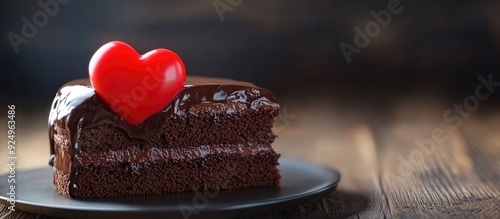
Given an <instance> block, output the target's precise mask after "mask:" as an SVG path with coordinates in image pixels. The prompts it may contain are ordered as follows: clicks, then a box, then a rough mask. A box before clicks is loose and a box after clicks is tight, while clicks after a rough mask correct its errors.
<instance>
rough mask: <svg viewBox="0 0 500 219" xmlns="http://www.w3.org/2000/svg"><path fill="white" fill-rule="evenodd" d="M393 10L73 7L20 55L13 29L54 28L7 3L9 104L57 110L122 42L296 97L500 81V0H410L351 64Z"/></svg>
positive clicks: (449, 92) (362, 5) (453, 92)
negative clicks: (371, 25) (347, 49)
mask: <svg viewBox="0 0 500 219" xmlns="http://www.w3.org/2000/svg"><path fill="white" fill-rule="evenodd" d="M66 1H68V0H66ZM40 2H57V1H56V0H41V1H40ZM61 3H65V2H63V1H61ZM388 3H389V4H397V3H398V2H397V1H389V0H385V1H319V0H315V1H285V0H279V1H267V0H258V1H256V0H252V1H245V0H243V1H235V0H233V1H227V0H207V1H151V0H150V1H132V0H126V1H77V0H72V1H71V0H69V2H68V3H67V4H64V5H63V4H60V3H58V10H57V12H55V13H54V16H50V15H49V16H48V20H47V22H46V25H42V26H41V27H39V28H37V33H36V35H35V36H33V37H32V38H27V37H26V38H25V39H26V40H27V43H21V44H19V45H18V49H19V51H18V53H16V52H15V51H14V49H13V46H12V44H11V42H10V40H9V33H14V34H16V35H17V36H20V37H23V35H22V34H23V33H22V28H23V26H24V25H25V23H24V21H23V20H22V18H23V17H26V18H27V19H28V20H29V21H31V22H33V17H34V16H35V17H36V16H38V15H39V23H40V22H43V16H42V15H40V13H39V12H40V11H43V7H42V6H40V5H39V1H2V3H1V4H2V5H1V7H0V8H1V9H0V10H1V13H0V17H1V19H0V20H1V21H2V26H1V35H2V36H3V37H2V40H1V44H0V45H1V62H2V64H1V66H2V71H1V72H2V79H1V80H0V83H1V84H0V85H1V86H0V91H1V99H2V102H4V101H9V102H15V103H18V104H22V103H25V104H41V105H47V106H48V105H49V104H50V102H51V101H52V98H53V96H54V94H55V93H56V91H57V89H58V88H59V87H60V86H61V85H62V84H64V83H65V82H67V81H69V80H73V79H77V78H86V77H88V72H87V66H88V62H89V60H90V57H91V56H92V54H93V53H94V52H95V51H96V50H97V49H98V48H99V47H100V46H101V45H103V44H105V43H106V42H109V41H113V40H121V41H124V42H127V43H129V44H130V45H132V46H133V47H134V48H135V49H136V50H137V51H138V52H139V53H145V52H147V51H149V50H152V49H155V48H160V47H164V48H168V49H171V50H173V51H175V52H176V53H178V54H179V55H180V56H181V57H182V58H183V60H184V62H185V65H186V68H187V73H188V75H205V76H217V77H228V78H234V79H239V80H245V81H250V82H253V83H255V84H257V85H260V86H262V87H266V88H269V89H271V90H272V91H274V92H275V93H276V94H277V95H278V97H280V98H282V99H285V100H288V99H314V98H319V99H321V100H322V101H329V100H331V101H334V100H335V101H340V102H343V103H345V104H361V105H363V104H364V106H374V107H375V106H381V105H383V104H386V103H387V104H390V102H391V101H393V100H394V99H397V98H404V96H405V94H407V93H415V92H420V91H422V95H423V96H424V98H425V95H427V96H433V95H440V96H443V97H447V99H449V100H450V102H453V101H460V100H463V98H464V97H465V96H464V95H468V94H473V92H474V88H475V87H476V86H477V85H478V84H479V82H478V80H477V77H478V76H479V75H483V76H485V77H487V75H488V74H493V79H494V80H497V81H500V73H499V70H500V68H499V67H500V66H499V62H498V60H499V56H500V2H498V1H449V0H445V1H430V0H413V1H408V0H404V1H399V4H400V5H399V7H401V9H400V10H401V11H400V13H398V14H392V15H391V21H390V23H388V25H387V26H386V27H381V28H380V33H379V34H378V35H377V36H375V37H373V38H371V42H370V43H369V44H368V45H367V46H366V47H365V48H361V49H360V51H361V52H360V53H359V54H352V55H351V56H350V57H351V59H352V60H351V63H348V62H347V61H346V58H345V57H344V55H343V53H342V50H341V49H340V47H339V45H340V44H341V42H346V43H348V44H350V45H354V42H353V40H354V37H355V34H356V33H355V31H354V28H355V27H359V28H360V29H362V30H364V29H365V25H366V24H367V22H371V21H376V19H375V18H374V17H373V16H372V15H371V14H370V11H372V10H373V11H375V12H379V11H380V10H387V9H388ZM214 5H216V6H217V7H218V8H219V10H226V11H225V12H224V13H222V16H223V18H224V19H223V20H221V17H220V16H219V14H218V12H217V10H216V9H215V6H214ZM51 7H52V6H51ZM52 9H53V10H54V8H53V7H52ZM37 13H38V15H37ZM219 13H220V12H219ZM11 36H12V35H11ZM498 93H500V92H496V95H494V96H495V98H496V99H492V100H491V101H488V103H489V104H492V103H496V102H498V101H496V100H497V97H498V96H499V95H498ZM429 94H430V95H429ZM330 97H332V99H329V98H330ZM334 98H337V99H334ZM493 100H495V101H493Z"/></svg>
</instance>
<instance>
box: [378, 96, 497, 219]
mask: <svg viewBox="0 0 500 219" xmlns="http://www.w3.org/2000/svg"><path fill="white" fill-rule="evenodd" d="M403 104H407V103H403ZM410 105H411V106H403V107H402V108H400V110H396V111H394V112H393V113H392V119H391V120H389V122H388V123H387V124H385V125H383V126H381V127H378V128H379V131H378V136H377V138H378V139H379V141H378V142H379V146H380V147H379V148H380V149H379V157H382V158H383V159H381V162H380V166H381V182H382V187H383V191H384V193H385V194H386V196H387V198H388V202H389V205H390V209H391V214H392V216H393V217H395V218H450V217H453V218H497V217H498V216H499V215H500V208H499V195H500V193H499V188H500V183H499V182H498V179H499V177H500V174H499V173H500V172H499V170H500V169H499V166H498V157H499V153H500V150H499V147H498V141H496V145H495V143H494V142H495V141H490V142H486V141H484V140H485V137H484V136H485V135H487V136H493V133H494V132H496V133H498V124H499V123H496V126H494V125H493V124H491V126H489V127H484V125H485V124H486V123H484V121H482V120H477V119H476V120H473V119H468V120H464V121H463V125H462V126H463V127H467V128H462V127H461V128H459V129H458V130H454V129H453V128H452V127H451V126H450V125H449V124H446V123H445V122H444V121H443V119H442V117H441V116H442V114H443V112H444V111H445V109H437V108H432V107H430V108H429V105H428V104H426V105H422V104H416V105H414V102H412V103H411V104H410ZM412 118H418V120H415V119H412ZM481 126H482V127H484V128H482V129H481V131H478V130H477V129H476V128H477V127H481ZM433 132H434V133H435V134H433ZM438 136H439V137H438ZM490 138H492V137H490ZM481 140H483V141H481ZM496 140H498V139H496ZM479 141H481V142H479ZM416 142H420V146H419V144H418V143H416ZM422 142H427V144H425V145H424V144H422ZM422 145H423V146H422Z"/></svg>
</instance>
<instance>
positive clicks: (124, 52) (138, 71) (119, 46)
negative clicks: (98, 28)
mask: <svg viewBox="0 0 500 219" xmlns="http://www.w3.org/2000/svg"><path fill="white" fill-rule="evenodd" d="M89 76H90V82H91V83H92V85H93V86H94V89H95V92H96V93H97V95H99V96H100V97H101V98H102V99H103V100H104V102H106V104H108V106H110V108H111V109H112V110H113V111H114V112H115V113H117V114H118V115H119V116H120V117H121V118H122V119H123V120H125V122H127V123H128V124H130V125H138V124H140V123H142V122H143V121H144V120H146V119H147V118H149V117H150V116H151V115H153V114H155V113H157V112H159V111H161V110H162V109H164V108H165V107H166V106H167V105H168V104H169V103H170V102H171V101H172V100H173V99H174V97H175V96H176V95H177V94H178V93H179V91H181V89H182V87H183V86H184V83H185V81H186V69H185V67H184V63H183V62H182V60H181V58H180V57H179V56H178V55H177V54H175V53H174V52H172V51H170V50H167V49H155V50H152V51H150V52H148V53H146V54H144V55H142V56H141V55H140V54H138V53H137V52H136V51H135V50H134V48H132V47H131V46H129V45H128V44H126V43H123V42H119V41H113V42H109V43H107V44H105V45H103V46H102V47H101V48H99V49H98V50H97V51H96V53H95V54H94V55H93V56H92V59H90V63H89Z"/></svg>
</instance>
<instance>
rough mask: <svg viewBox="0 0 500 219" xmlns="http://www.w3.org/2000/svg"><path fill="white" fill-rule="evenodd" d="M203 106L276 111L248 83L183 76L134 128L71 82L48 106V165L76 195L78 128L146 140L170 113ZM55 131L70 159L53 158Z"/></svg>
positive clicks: (88, 89)
mask: <svg viewBox="0 0 500 219" xmlns="http://www.w3.org/2000/svg"><path fill="white" fill-rule="evenodd" d="M207 103H242V104H245V105H246V106H247V107H249V108H252V109H257V108H259V107H263V106H269V107H273V108H279V104H278V100H277V99H276V98H275V97H274V95H273V94H272V93H271V92H270V91H268V90H266V89H263V88H260V87H257V86H255V85H253V84H251V83H246V82H239V81H233V80H228V79H219V78H206V77H192V76H191V77H187V79H186V83H185V85H184V88H183V89H182V90H181V91H180V92H179V94H177V96H176V97H175V98H174V99H173V100H172V102H171V103H170V104H168V105H167V106H166V107H165V108H164V109H163V110H162V111H160V112H158V113H156V114H154V115H152V116H151V117H149V118H148V119H146V120H145V121H144V122H143V123H141V124H139V125H137V126H131V125H129V124H127V123H126V122H125V121H124V120H123V119H122V118H120V117H119V116H118V115H117V114H116V113H114V112H113V111H112V110H111V109H110V107H109V106H108V105H107V104H106V103H104V102H103V100H102V99H101V98H100V97H99V96H98V95H97V94H96V93H95V91H94V88H93V87H92V85H91V83H90V81H89V80H87V79H81V80H75V81H71V82H69V83H67V84H65V85H63V87H61V89H60V90H59V91H58V92H57V94H56V97H55V98H54V102H53V103H52V107H51V112H50V115H49V122H48V125H49V139H50V152H51V156H50V160H49V164H50V165H51V166H53V167H54V168H56V169H57V170H62V171H63V172H65V173H66V174H70V185H69V190H70V191H69V193H70V194H73V195H76V194H77V188H76V185H75V184H73V183H72V182H74V179H75V177H76V176H75V174H76V172H77V171H75V170H76V168H78V166H79V165H81V161H80V159H79V145H78V141H77V139H78V135H79V133H80V130H81V129H85V128H93V127H98V126H101V125H110V126H113V127H116V128H118V129H121V130H122V131H124V132H125V133H126V134H127V135H128V136H129V137H130V138H135V139H142V140H147V139H148V138H150V137H152V136H154V135H155V134H156V133H157V132H158V129H159V128H160V127H161V126H162V124H163V123H165V121H167V120H168V119H169V118H171V117H172V115H174V114H182V113H185V112H186V110H187V109H190V108H193V107H200V106H202V107H204V109H205V110H207V109H208V110H209V111H210V108H209V107H210V105H211V104H207ZM205 106H206V107H205ZM58 128H60V129H64V130H67V131H68V132H69V138H70V142H69V144H70V145H69V146H68V152H69V154H68V155H69V157H71V158H72V159H71V160H66V159H63V158H57V157H56V153H55V148H54V147H55V145H54V134H55V133H56V131H57V129H58ZM68 172H69V173H68ZM73 195H72V196H73Z"/></svg>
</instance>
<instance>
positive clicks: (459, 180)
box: [0, 95, 500, 218]
mask: <svg viewBox="0 0 500 219" xmlns="http://www.w3.org/2000/svg"><path fill="white" fill-rule="evenodd" d="M422 96H423V95H414V96H410V97H408V98H405V99H403V100H401V101H398V102H396V103H394V104H390V105H388V106H387V107H383V108H379V109H370V108H363V107H354V108H355V109H356V110H353V109H352V107H351V108H348V107H344V106H342V104H336V103H334V102H333V101H328V100H327V99H325V100H318V101H317V102H316V103H315V104H312V103H306V104H304V103H302V102H301V103H299V102H286V101H285V102H283V104H282V108H283V114H284V116H282V117H281V118H280V119H278V121H277V123H276V132H277V134H278V136H279V138H278V139H277V140H276V142H275V144H274V147H275V148H276V150H277V151H278V152H280V153H281V154H282V156H289V157H295V158H299V159H304V160H310V161H314V162H316V163H320V164H323V165H326V166H329V167H332V168H335V169H337V170H339V171H340V172H341V174H342V179H341V181H340V184H339V186H338V188H337V190H336V191H334V192H332V193H331V194H330V195H329V196H327V197H324V198H322V199H319V200H315V201H311V202H309V203H304V204H303V205H301V206H298V207H295V208H291V209H288V210H283V211H276V212H270V213H269V212H268V213H265V212H263V213H262V214H261V215H255V216H251V217H248V218H346V217H347V218H450V217H452V218H500V207H499V206H500V135H499V131H500V112H498V110H497V111H495V110H485V107H483V108H481V107H482V105H480V106H479V109H478V110H475V111H473V112H470V114H468V115H466V117H462V116H460V117H454V119H456V120H454V121H453V122H450V121H447V120H445V119H444V118H443V113H445V112H446V111H447V110H449V109H452V108H451V107H452V105H447V104H443V103H442V102H441V101H440V100H439V99H435V100H433V99H432V98H427V97H428V96H427V97H426V98H422ZM285 109H286V110H285ZM29 110H30V109H25V110H23V109H19V110H18V117H17V118H18V122H17V124H18V136H17V139H18V145H19V146H18V157H19V160H18V162H19V164H18V169H19V170H22V169H29V168H35V167H44V166H46V165H47V159H48V157H49V151H48V148H49V146H48V140H47V132H46V129H47V128H46V115H47V114H46V113H47V112H42V113H41V114H39V115H38V114H30V113H29ZM285 111H286V112H285ZM452 115H455V114H452ZM464 115H465V114H464ZM0 118H1V120H0V124H5V123H6V121H5V118H4V117H3V116H0ZM458 119H460V121H461V123H460V124H458V122H457V121H458ZM453 125H456V127H453ZM0 127H1V129H0V133H2V134H1V136H2V139H1V142H2V144H1V145H4V146H5V145H6V142H5V141H6V137H5V134H3V133H6V129H5V127H4V126H0ZM1 151H2V154H4V153H5V151H6V149H2V150H1ZM2 157H3V156H2ZM6 170H7V169H6V166H5V165H2V166H0V171H1V173H5V172H6ZM2 183H4V182H2ZM0 209H1V210H0V218H4V216H7V218H37V217H38V216H39V215H34V214H30V213H26V212H20V211H16V212H10V211H8V210H7V209H6V208H5V206H2V207H0Z"/></svg>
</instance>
